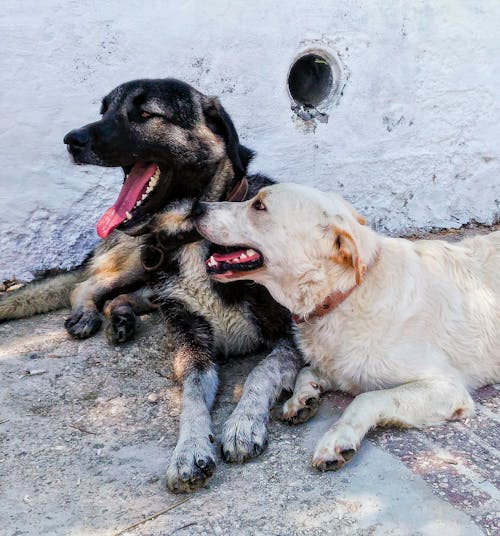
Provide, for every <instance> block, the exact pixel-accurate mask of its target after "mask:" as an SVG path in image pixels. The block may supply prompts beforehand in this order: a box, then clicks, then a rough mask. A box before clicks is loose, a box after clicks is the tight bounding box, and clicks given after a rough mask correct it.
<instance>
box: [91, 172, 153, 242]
mask: <svg viewBox="0 0 500 536" xmlns="http://www.w3.org/2000/svg"><path fill="white" fill-rule="evenodd" d="M160 174H161V172H160V167H159V166H158V164H155V163H151V162H137V163H136V164H134V165H133V166H132V168H131V169H130V171H129V173H128V174H127V176H126V177H125V182H124V183H123V186H122V189H121V191H120V194H119V195H118V198H117V199H116V201H115V203H114V205H113V206H111V207H109V208H108V210H106V212H105V213H104V214H103V215H102V216H101V219H100V220H99V221H98V222H97V234H98V235H99V236H100V237H101V238H106V237H107V236H108V235H109V234H110V233H111V232H112V231H113V230H114V229H116V228H117V227H118V226H119V225H121V224H123V223H127V222H131V221H132V220H133V219H134V218H135V217H136V216H139V215H142V214H144V212H145V210H144V209H145V207H146V205H147V203H148V201H149V198H150V196H152V194H153V193H155V190H156V189H157V188H158V184H159V182H160Z"/></svg>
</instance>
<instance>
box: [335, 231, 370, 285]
mask: <svg viewBox="0 0 500 536" xmlns="http://www.w3.org/2000/svg"><path fill="white" fill-rule="evenodd" d="M333 233H334V243H333V254H332V259H333V261H334V262H337V263H339V264H344V265H346V266H350V267H351V268H353V269H354V274H355V276H356V285H359V284H360V283H361V279H362V277H363V275H364V273H365V272H366V263H364V262H363V261H362V260H361V259H360V258H359V250H358V246H357V244H356V240H355V239H354V238H353V237H352V235H351V234H350V233H348V232H347V231H346V230H345V229H341V228H340V227H337V226H336V225H334V226H333Z"/></svg>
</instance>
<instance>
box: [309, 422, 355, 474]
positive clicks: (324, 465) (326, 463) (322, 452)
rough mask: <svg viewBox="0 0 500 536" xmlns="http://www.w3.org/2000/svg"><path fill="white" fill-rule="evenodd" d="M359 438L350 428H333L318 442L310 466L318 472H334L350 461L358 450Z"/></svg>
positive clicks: (340, 426)
mask: <svg viewBox="0 0 500 536" xmlns="http://www.w3.org/2000/svg"><path fill="white" fill-rule="evenodd" d="M359 445H360V438H358V437H357V435H356V432H355V431H354V429H353V428H352V427H350V426H346V425H339V426H338V427H334V428H332V429H331V430H329V431H328V432H326V434H325V435H324V436H323V437H322V438H321V439H320V440H319V443H318V444H317V446H316V450H315V451H314V455H313V459H312V465H313V467H315V468H316V469H319V470H320V471H336V470H337V469H340V468H341V467H342V466H343V465H344V464H346V463H347V462H348V461H350V460H351V458H352V457H353V456H354V454H356V452H357V450H358V449H359Z"/></svg>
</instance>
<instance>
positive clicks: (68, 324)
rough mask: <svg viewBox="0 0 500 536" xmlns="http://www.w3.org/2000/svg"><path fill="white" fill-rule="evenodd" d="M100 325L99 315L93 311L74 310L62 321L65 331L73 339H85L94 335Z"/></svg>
mask: <svg viewBox="0 0 500 536" xmlns="http://www.w3.org/2000/svg"><path fill="white" fill-rule="evenodd" d="M101 324H102V318H101V315H100V314H99V313H98V312H97V311H95V310H93V309H90V310H85V309H75V310H74V311H71V315H70V316H69V317H68V318H66V320H65V321H64V327H65V328H66V331H67V332H68V333H69V334H70V335H71V336H72V337H74V338H75V339H86V338H87V337H90V336H92V335H94V334H95V333H97V332H98V331H99V328H100V327H101Z"/></svg>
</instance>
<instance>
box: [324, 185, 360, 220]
mask: <svg viewBox="0 0 500 536" xmlns="http://www.w3.org/2000/svg"><path fill="white" fill-rule="evenodd" d="M328 195H329V196H330V197H331V198H332V199H333V200H334V201H335V202H336V203H340V204H342V205H343V206H344V207H346V208H347V209H348V210H349V212H350V213H351V214H352V215H353V217H354V219H355V220H356V221H357V222H358V223H359V224H360V225H366V218H365V217H364V216H361V214H360V213H359V212H358V211H357V210H356V209H355V208H354V207H353V206H352V205H351V203H349V202H348V201H346V200H345V199H344V198H343V197H342V196H341V195H339V194H337V193H336V192H328Z"/></svg>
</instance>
